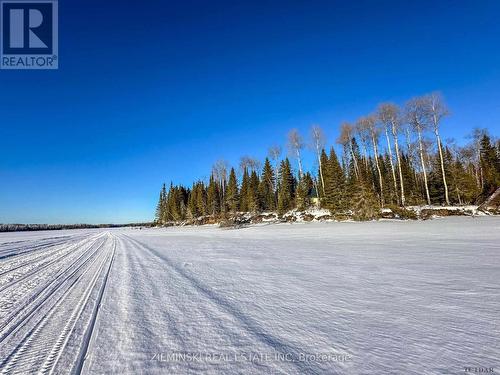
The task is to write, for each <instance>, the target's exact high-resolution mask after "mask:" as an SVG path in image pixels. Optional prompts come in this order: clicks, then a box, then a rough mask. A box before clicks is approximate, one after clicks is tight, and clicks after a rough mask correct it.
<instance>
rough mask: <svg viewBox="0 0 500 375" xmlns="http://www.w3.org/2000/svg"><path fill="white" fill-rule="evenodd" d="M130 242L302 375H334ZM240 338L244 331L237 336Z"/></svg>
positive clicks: (182, 271) (180, 271)
mask: <svg viewBox="0 0 500 375" xmlns="http://www.w3.org/2000/svg"><path fill="white" fill-rule="evenodd" d="M123 236H124V237H126V238H127V239H128V240H129V241H131V242H134V243H136V244H137V245H138V246H140V247H141V248H142V249H144V250H146V251H147V252H149V253H151V254H152V255H154V256H155V257H157V258H158V259H160V260H161V261H162V262H163V263H164V264H166V265H167V266H168V268H169V269H170V270H172V271H173V272H175V273H176V274H177V275H179V276H181V277H182V278H183V279H184V280H186V281H187V282H188V285H190V286H191V287H192V288H193V289H194V290H196V291H197V292H198V294H199V295H200V296H204V297H205V299H206V300H207V301H208V302H209V303H211V304H212V305H214V306H216V307H217V308H218V309H219V310H221V311H224V312H226V313H227V314H228V315H230V316H231V317H232V318H234V320H235V321H236V322H238V323H239V325H240V326H241V328H242V329H243V330H244V331H245V332H246V333H247V334H248V335H250V336H251V337H253V338H255V339H256V340H257V341H258V342H260V343H262V344H264V345H265V346H267V347H269V348H271V349H272V350H274V351H276V352H278V353H281V354H282V355H290V354H291V355H292V357H293V359H294V361H292V362H287V364H291V365H293V366H295V367H296V368H297V370H299V371H300V373H301V374H318V373H329V374H332V373H335V372H332V371H333V369H332V368H331V367H330V368H328V369H326V368H324V367H321V366H320V365H319V364H318V363H316V362H307V363H306V362H303V361H300V360H299V356H300V353H301V350H300V348H297V347H296V346H294V345H292V344H290V343H287V342H286V340H284V339H282V338H279V337H277V336H275V335H273V334H271V333H269V332H266V331H265V330H264V329H263V328H262V327H261V325H260V324H259V323H258V322H257V321H256V320H254V319H252V318H251V317H250V316H248V315H247V314H245V313H244V312H243V311H242V310H241V309H240V308H239V307H238V306H236V305H235V304H234V303H232V302H231V301H229V300H228V299H226V298H224V297H223V296H222V295H220V294H219V293H217V292H215V291H214V290H213V289H212V288H210V286H208V285H206V284H204V283H203V282H202V281H201V280H199V279H197V278H196V277H195V276H194V275H193V274H191V273H189V272H187V271H186V270H185V269H184V268H183V267H180V266H179V265H177V264H176V263H175V262H174V261H172V259H170V258H169V257H168V256H167V255H165V254H163V253H161V252H159V251H157V250H156V249H153V248H151V247H149V246H148V245H145V244H143V243H142V242H140V241H138V240H136V239H134V238H131V237H130V236H128V235H125V234H123ZM238 335H241V332H239V333H238Z"/></svg>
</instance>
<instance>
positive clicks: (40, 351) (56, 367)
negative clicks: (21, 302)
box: [0, 235, 116, 374]
mask: <svg viewBox="0 0 500 375" xmlns="http://www.w3.org/2000/svg"><path fill="white" fill-rule="evenodd" d="M106 237H107V238H106V241H105V242H104V243H103V244H102V245H101V246H99V247H98V248H97V249H95V251H94V253H92V254H95V253H97V254H96V256H95V257H92V255H90V256H89V257H88V258H87V259H86V262H84V263H82V264H81V265H80V267H79V268H77V269H79V270H81V269H82V267H84V269H83V271H82V272H81V273H80V274H79V275H78V276H77V277H76V278H74V279H73V281H72V282H71V284H70V285H69V286H68V288H67V289H66V290H65V291H64V293H63V294H61V295H60V297H59V298H58V299H57V301H55V303H54V304H53V305H52V306H50V308H49V309H48V310H47V311H46V312H45V313H44V315H43V316H42V317H40V316H39V314H32V315H30V316H29V317H28V318H29V319H30V320H31V319H34V320H38V322H36V324H35V325H34V326H33V327H32V328H31V329H30V330H29V331H27V332H25V333H24V335H23V336H22V339H21V340H19V339H18V338H17V337H16V339H17V342H18V344H17V345H15V346H14V348H13V350H11V351H10V353H9V354H8V355H7V356H6V359H5V360H4V361H3V362H2V363H1V364H0V368H1V369H2V370H1V371H0V374H18V373H21V374H22V373H28V372H29V373H33V372H38V373H39V374H52V373H66V372H70V370H71V369H70V368H68V366H67V364H72V363H75V366H77V367H80V368H81V365H80V364H79V363H80V359H81V361H83V359H84V357H85V354H83V355H82V354H80V353H81V351H83V350H84V351H85V352H86V351H87V350H88V348H89V342H90V340H91V338H92V329H93V326H94V324H95V319H96V316H97V311H98V308H99V303H100V300H101V299H102V295H103V293H104V289H105V286H106V282H107V278H108V275H109V273H110V272H111V265H112V261H113V258H114V252H115V246H116V245H115V240H114V238H112V237H111V236H110V235H107V236H106ZM16 336H17V335H16ZM75 343H76V344H75ZM60 362H61V364H60Z"/></svg>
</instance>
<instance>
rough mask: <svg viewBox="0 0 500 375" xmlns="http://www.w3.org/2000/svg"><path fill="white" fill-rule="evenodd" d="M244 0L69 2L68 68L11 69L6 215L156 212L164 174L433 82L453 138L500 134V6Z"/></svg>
mask: <svg viewBox="0 0 500 375" xmlns="http://www.w3.org/2000/svg"><path fill="white" fill-rule="evenodd" d="M235 3H240V4H235ZM242 3H243V2H234V1H228V2H227V3H226V2H222V1H196V2H193V1H164V0H151V1H147V2H142V3H141V2H137V1H136V2H110V1H96V0H86V1H80V0H71V1H61V2H60V4H59V35H60V38H59V56H60V58H59V70H56V71H5V70H2V71H0V222H22V223H28V222H29V223H70V222H89V223H97V222H130V221H142V220H151V219H152V217H153V214H154V208H155V205H156V201H157V196H158V190H159V188H160V187H161V184H162V183H163V182H164V181H165V182H167V183H168V182H169V181H171V180H173V181H174V182H175V183H185V184H190V183H191V182H192V181H193V180H194V179H197V178H203V177H207V173H208V172H209V171H210V167H211V165H212V163H213V162H214V161H215V160H217V159H219V158H224V159H226V160H227V161H229V162H230V163H232V164H237V162H238V159H239V157H240V156H241V155H244V154H248V155H253V156H256V157H260V158H262V157H264V156H265V154H266V150H267V148H268V146H270V145H272V144H275V143H280V144H283V143H284V141H285V135H286V133H287V131H288V130H289V129H290V128H293V127H297V128H299V129H300V130H301V131H303V132H304V133H307V132H308V129H309V127H310V125H311V124H312V123H317V124H320V125H321V126H322V127H323V128H324V129H325V130H326V133H327V135H328V138H329V141H330V142H332V141H333V140H334V139H335V138H336V136H337V130H338V126H339V123H340V121H342V120H355V119H356V118H357V117H358V116H360V115H363V114H366V113H369V112H370V111H372V110H373V109H374V107H375V106H376V105H377V103H379V102H381V101H387V100H390V101H395V102H397V103H403V102H404V101H405V100H406V99H408V98H409V97H412V96H415V95H420V94H424V93H427V92H430V91H434V90H440V91H442V93H443V94H444V96H445V98H446V101H447V103H448V105H449V107H450V109H451V111H452V116H450V117H449V118H448V119H447V120H446V121H445V123H444V124H443V133H444V136H445V137H450V136H453V137H455V138H456V139H457V140H459V141H462V136H464V135H466V134H467V133H468V132H469V131H470V129H471V128H472V127H475V126H479V127H487V128H489V129H490V131H491V132H492V133H494V134H496V135H500V134H499V133H500V131H499V130H500V21H499V20H500V18H499V17H500V1H497V0H490V1H487V0H486V1H418V2H417V1H414V2H403V1H381V0H377V1H359V2H355V4H348V3H352V2H348V1H339V2H336V1H325V2H320V1H317V2H311V1H301V2H297V1H282V2H279V1H275V2H273V1H266V2H259V1H248V2H246V3H247V4H242Z"/></svg>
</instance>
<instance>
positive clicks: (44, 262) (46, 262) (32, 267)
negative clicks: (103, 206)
mask: <svg viewBox="0 0 500 375" xmlns="http://www.w3.org/2000/svg"><path fill="white" fill-rule="evenodd" d="M100 236H101V235H99V236H97V237H96V238H93V237H91V238H86V239H84V240H82V241H79V242H77V243H75V244H72V245H70V246H66V247H63V248H61V249H57V250H55V251H54V252H52V251H51V252H50V253H49V254H42V255H40V256H37V257H36V258H35V259H29V260H28V261H27V262H24V263H23V264H21V265H20V266H18V267H15V268H13V269H10V270H8V271H5V272H4V273H2V274H0V285H1V286H0V293H2V292H4V291H5V290H7V289H9V288H11V287H12V286H14V285H16V284H18V283H20V282H22V281H23V280H25V279H27V278H28V277H30V276H32V275H34V274H36V273H38V272H40V271H43V270H44V269H46V268H48V267H50V266H52V265H53V264H55V263H59V262H61V261H62V260H63V259H64V258H66V257H67V256H70V255H72V254H74V252H73V251H74V250H77V249H79V247H80V246H82V245H84V244H85V243H88V242H89V241H92V240H94V239H95V240H97V239H98V238H99V237H100ZM61 253H62V254H61ZM39 260H40V262H39ZM37 262H39V263H38V264H37ZM21 268H26V269H27V271H26V273H24V274H21V275H19V276H18V277H17V278H14V279H13V280H10V281H8V282H6V283H5V284H3V283H2V282H1V280H2V278H5V276H6V275H9V274H10V273H13V272H14V271H18V272H19V269H21ZM14 277H15V276H14ZM2 284H3V285H2Z"/></svg>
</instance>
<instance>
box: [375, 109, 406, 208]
mask: <svg viewBox="0 0 500 375" xmlns="http://www.w3.org/2000/svg"><path fill="white" fill-rule="evenodd" d="M378 113H379V118H380V121H382V123H383V124H384V125H385V129H386V136H387V139H389V136H388V134H387V132H388V128H390V130H391V133H392V138H393V140H394V148H395V151H396V159H397V161H398V172H399V181H400V187H401V205H402V206H404V205H405V189H404V182H403V171H402V169H401V155H400V153H399V143H398V134H399V131H400V127H401V119H400V115H399V108H398V107H397V106H396V105H395V104H392V103H384V104H381V105H380V106H379V109H378ZM388 147H389V149H390V142H388ZM389 156H391V153H389ZM394 177H396V176H395V175H394ZM396 186H397V185H396ZM396 190H397V187H396Z"/></svg>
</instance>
